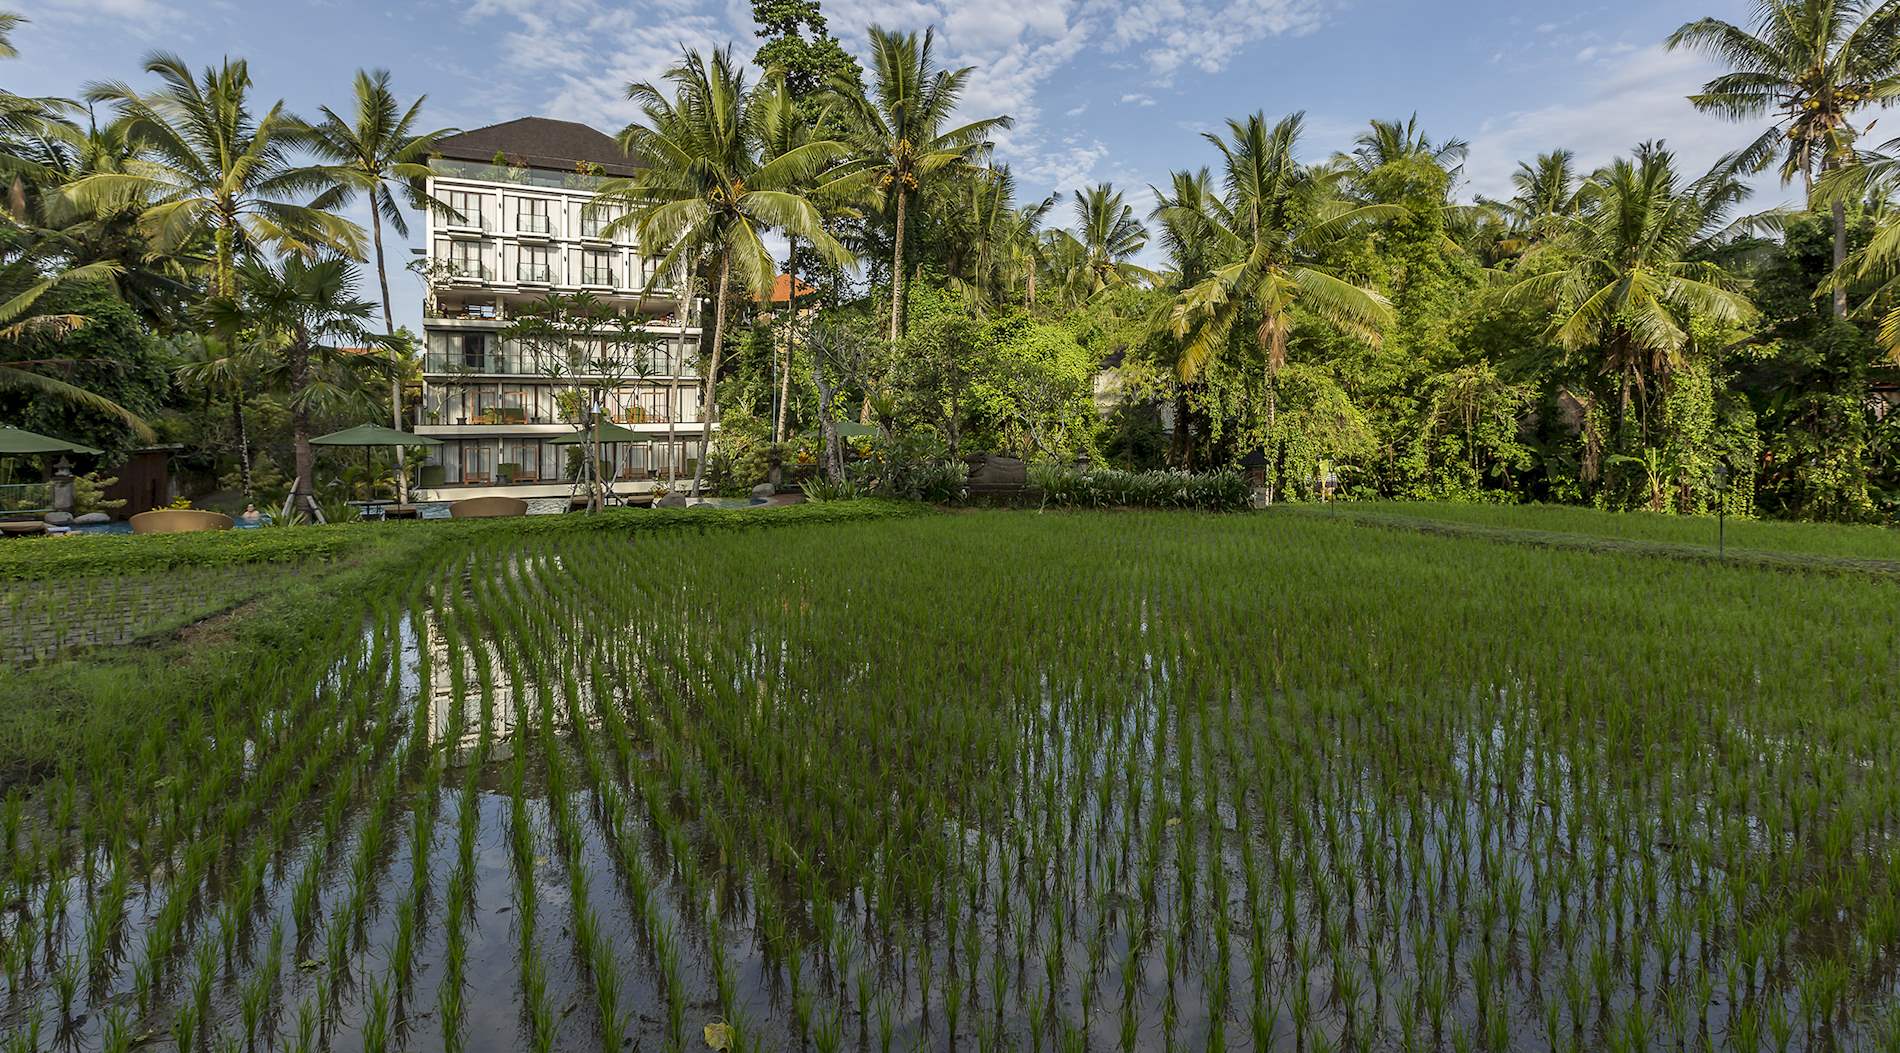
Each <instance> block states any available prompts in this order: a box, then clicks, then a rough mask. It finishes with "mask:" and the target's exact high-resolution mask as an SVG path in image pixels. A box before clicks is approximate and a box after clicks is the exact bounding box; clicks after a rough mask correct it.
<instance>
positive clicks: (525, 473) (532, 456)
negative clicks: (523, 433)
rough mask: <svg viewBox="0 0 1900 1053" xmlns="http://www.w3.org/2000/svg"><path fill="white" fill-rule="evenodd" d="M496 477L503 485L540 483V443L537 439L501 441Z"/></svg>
mask: <svg viewBox="0 0 1900 1053" xmlns="http://www.w3.org/2000/svg"><path fill="white" fill-rule="evenodd" d="M496 472H497V477H498V478H499V479H500V481H502V482H504V483H535V482H540V481H541V441H540V440H539V439H503V440H502V443H501V460H500V461H499V462H498V463H497V465H496Z"/></svg>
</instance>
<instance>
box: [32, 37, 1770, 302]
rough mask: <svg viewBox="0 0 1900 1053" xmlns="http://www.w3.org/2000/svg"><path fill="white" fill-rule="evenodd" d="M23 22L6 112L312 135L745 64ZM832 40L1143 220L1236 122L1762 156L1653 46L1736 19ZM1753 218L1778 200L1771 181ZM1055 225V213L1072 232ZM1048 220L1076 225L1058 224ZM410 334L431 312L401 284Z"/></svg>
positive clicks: (570, 96)
mask: <svg viewBox="0 0 1900 1053" xmlns="http://www.w3.org/2000/svg"><path fill="white" fill-rule="evenodd" d="M0 6H8V7H16V8H20V9H22V10H23V11H24V13H25V14H27V16H28V17H29V18H31V19H32V22H31V24H29V25H27V26H26V27H24V28H23V29H22V30H20V31H19V32H18V33H17V34H16V38H15V43H16V44H17V46H18V47H19V49H20V52H21V57H20V59H18V60H15V61H12V62H9V63H6V64H5V65H4V66H0V76H4V78H5V79H4V82H3V83H5V85H6V87H7V88H8V89H9V90H12V91H15V92H20V93H26V94H36V95H63V96H75V95H77V94H78V93H79V90H80V85H82V84H83V83H85V82H87V81H91V80H97V79H123V80H127V81H129V82H131V83H132V84H134V85H145V84H149V83H150V82H151V81H150V78H148V77H146V76H145V75H144V74H143V73H141V72H140V71H139V60H140V57H141V56H142V55H143V54H145V53H146V52H147V51H149V50H151V49H153V48H164V49H168V50H172V51H176V52H178V53H180V54H181V55H183V56H184V57H185V58H186V59H187V60H188V61H189V62H191V63H192V64H193V65H194V66H201V65H203V64H205V63H209V62H215V61H216V60H217V59H218V58H219V57H220V56H221V55H226V54H229V55H233V56H243V57H245V58H247V59H249V60H250V63H251V69H252V74H253V77H254V79H255V80H256V81H257V87H258V91H259V93H260V95H262V96H264V97H265V98H268V99H275V98H280V97H281V98H283V99H284V100H285V101H286V103H287V104H288V105H289V106H290V108H291V109H293V110H295V111H298V112H304V113H308V112H310V111H312V110H314V109H315V107H316V106H318V105H320V104H324V103H328V104H330V105H332V106H337V107H342V106H343V105H345V104H346V102H347V99H348V91H349V79H350V76H351V74H352V73H353V72H354V71H355V70H356V69H357V68H358V67H386V68H388V69H390V70H392V71H394V74H395V82H396V86H397V88H398V90H399V91H401V92H402V93H404V95H405V96H412V95H414V94H417V93H427V95H428V104H427V107H426V114H427V116H426V120H427V122H428V124H429V125H430V126H448V127H461V128H474V127H478V126H480V125H484V124H491V123H494V122H496V121H501V120H507V119H509V118H513V117H517V116H521V115H524V114H544V115H547V116H554V117H563V118H568V119H573V120H582V121H587V122H589V123H592V124H595V125H596V126H598V127H600V128H602V129H603V130H606V131H613V130H616V129H617V128H618V127H620V126H621V125H622V124H624V123H625V121H626V120H627V119H628V118H629V117H631V116H632V111H631V109H630V107H629V106H628V105H627V103H626V102H625V99H624V88H625V85H626V84H627V83H628V82H629V81H632V80H637V79H645V78H651V77H653V76H655V75H656V74H657V73H658V72H659V71H660V70H662V69H663V68H664V67H665V66H666V65H667V64H668V63H669V62H670V61H671V60H672V59H673V57H674V56H676V55H677V54H678V53H679V48H680V47H681V46H682V45H686V46H691V47H705V46H710V45H722V44H725V43H727V42H729V41H730V42H737V44H738V46H739V48H740V49H741V51H742V53H744V54H748V55H749V54H750V53H751V52H752V50H753V49H754V48H755V46H756V43H755V41H754V39H753V37H752V27H751V7H750V4H749V3H747V2H744V0H728V2H723V3H721V2H704V0H636V2H629V0H420V2H415V3H407V4H404V3H387V4H378V3H368V2H363V0H318V2H305V3H278V2H264V0H260V2H251V3H236V2H232V0H32V2H30V3H22V2H21V0H15V2H14V3H12V4H8V3H6V2H5V0H0ZM824 9H825V12H826V15H827V16H828V18H829V19H830V22H831V30H832V33H833V35H835V36H838V37H839V38H840V39H841V40H843V41H844V42H845V43H846V45H847V46H848V47H851V48H853V49H854V50H859V49H861V48H862V47H863V36H864V34H863V27H864V26H866V25H868V24H869V23H871V22H879V23H882V24H884V25H886V26H892V27H902V28H919V29H921V28H923V27H926V26H931V25H935V26H936V27H937V28H938V33H939V37H940V40H941V45H942V52H943V54H944V56H945V59H946V60H947V61H952V62H955V63H957V64H960V65H961V64H973V65H977V66H978V67H980V70H981V72H979V74H978V75H977V76H976V77H975V78H973V81H972V90H971V91H970V93H969V95H968V96H967V97H966V100H965V107H966V110H967V112H968V113H969V114H970V115H971V116H979V115H988V114H993V113H999V112H1006V113H1010V114H1012V115H1014V116H1015V117H1016V119H1017V126H1016V128H1015V129H1014V130H1013V131H1011V132H1009V133H1008V134H1007V135H1006V136H1005V137H1004V138H1003V139H1002V140H1001V141H1000V142H999V155H1000V157H1001V158H1002V159H1003V160H1007V161H1008V162H1010V164H1011V165H1012V166H1013V168H1014V169H1015V171H1016V174H1017V177H1018V185H1019V186H1020V187H1021V188H1022V191H1023V194H1024V196H1025V197H1031V196H1035V197H1040V196H1041V195H1042V194H1045V193H1049V192H1051V191H1064V192H1066V191H1068V190H1070V189H1073V188H1075V187H1077V186H1081V185H1084V184H1086V183H1092V182H1097V181H1101V180H1111V181H1113V182H1114V183H1116V184H1117V185H1118V186H1124V187H1126V188H1127V189H1128V190H1129V191H1130V198H1131V201H1132V203H1134V204H1135V205H1136V206H1137V207H1138V208H1140V209H1142V210H1143V211H1144V212H1145V211H1146V208H1147V203H1148V202H1149V200H1150V198H1149V195H1148V193H1147V186H1148V184H1151V183H1155V184H1159V183H1163V182H1165V180H1166V179H1167V174H1168V172H1169V170H1170V169H1173V168H1184V167H1198V166H1200V165H1204V164H1212V163H1213V160H1214V152H1213V150H1212V148H1211V147H1210V146H1208V145H1207V144H1206V143H1204V142H1202V141H1201V139H1200V133H1201V132H1202V131H1205V130H1209V129H1216V128H1219V127H1220V126H1221V124H1222V122H1223V121H1224V120H1225V119H1226V118H1228V117H1234V116H1241V115H1244V114H1246V113H1249V112H1252V111H1254V110H1264V111H1265V112H1266V113H1267V114H1268V115H1269V116H1277V115H1279V114H1283V113H1286V112H1290V111H1293V110H1304V111H1306V113H1307V116H1308V129H1309V135H1308V144H1307V151H1306V152H1307V155H1308V156H1309V157H1311V158H1313V159H1316V160H1317V159H1320V158H1323V157H1325V156H1326V155H1327V154H1328V153H1330V152H1331V151H1332V150H1335V149H1339V148H1343V147H1346V146H1348V145H1349V144H1350V142H1351V140H1352V138H1353V136H1354V135H1356V134H1357V133H1358V131H1359V129H1360V128H1361V127H1363V125H1364V123H1365V121H1366V120H1367V119H1368V118H1371V117H1385V118H1397V117H1403V116H1405V115H1407V114H1410V113H1412V112H1413V111H1417V113H1418V114H1419V116H1420V119H1421V121H1422V123H1423V125H1424V127H1425V128H1426V130H1427V132H1428V133H1430V134H1431V135H1432V136H1433V137H1434V138H1438V139H1443V138H1446V137H1449V136H1458V137H1461V138H1464V139H1466V140H1468V141H1469V142H1470V143H1471V157H1470V161H1469V162H1468V164H1467V166H1466V184H1465V187H1464V188H1463V193H1464V194H1465V195H1467V196H1468V195H1470V194H1472V193H1490V194H1499V193H1504V192H1507V191H1508V187H1509V176H1510V172H1511V170H1512V168H1513V167H1514V165H1515V164H1516V162H1517V161H1518V160H1523V159H1528V158H1530V157H1531V156H1533V155H1534V154H1536V153H1538V152H1540V151H1544V150H1549V149H1552V148H1554V147H1558V146H1567V147H1569V148H1571V149H1573V150H1575V151H1577V153H1578V154H1579V158H1580V161H1581V162H1582V163H1583V164H1584V165H1585V166H1586V167H1589V166H1593V165H1595V164H1597V163H1600V162H1602V161H1605V160H1607V159H1609V158H1610V157H1611V156H1613V155H1615V154H1616V153H1618V152H1621V151H1624V150H1627V149H1628V148H1629V147H1630V146H1631V145H1632V144H1634V143H1635V142H1637V141H1639V140H1641V139H1647V138H1663V139H1666V140H1668V141H1669V143H1670V144H1671V145H1672V146H1674V147H1676V148H1677V150H1678V151H1679V152H1680V153H1681V154H1682V155H1683V156H1684V160H1685V162H1686V163H1687V164H1688V165H1690V166H1698V167H1699V166H1701V165H1706V164H1707V163H1708V162H1710V161H1713V160H1714V159H1715V158H1716V157H1717V156H1718V155H1720V154H1721V153H1722V152H1724V151H1726V150H1730V149H1733V148H1735V147H1737V146H1739V145H1741V144H1742V143H1744V142H1746V141H1747V140H1748V139H1749V138H1750V137H1751V135H1752V134H1753V133H1754V132H1756V131H1758V129H1752V128H1749V127H1744V126H1741V125H1734V124H1727V123H1724V122H1721V121H1718V120H1716V119H1714V118H1712V117H1706V116H1702V115H1699V114H1696V113H1694V112H1693V111H1692V110H1691V109H1690V107H1689V105H1688V103H1687V102H1686V101H1684V99H1683V96H1684V95H1685V94H1686V93H1688V92H1689V91H1691V90H1693V89H1694V88H1696V87H1697V86H1698V85H1700V84H1701V83H1702V82H1703V81H1704V80H1706V79H1707V77H1708V75H1709V73H1710V69H1709V67H1708V66H1707V65H1706V64H1705V63H1704V62H1702V61H1701V60H1700V59H1698V58H1696V57H1694V56H1691V55H1686V54H1681V53H1675V54H1671V53H1668V52H1666V51H1664V50H1663V48H1662V46H1661V42H1662V40H1663V38H1664V37H1665V36H1666V35H1667V34H1668V33H1669V31H1670V30H1672V29H1674V28H1675V27H1676V26H1678V25H1680V24H1682V23H1683V22H1684V21H1687V20H1689V19H1692V18H1697V17H1701V16H1703V15H1718V16H1721V17H1724V18H1728V19H1731V20H1735V21H1740V20H1742V19H1743V18H1745V17H1746V12H1745V9H1744V5H1743V3H1742V2H1741V0H1649V2H1645V3H1641V4H1629V3H1615V4H1594V5H1591V4H1578V3H1574V2H1571V3H1565V2H1553V0H1518V2H1505V0H1463V2H1442V0H1441V2H1438V3H1428V2H1416V0H1414V2H1406V0H1151V2H1145V3H1144V2H1139V0H1138V2H1135V3H1123V2H1119V0H827V2H826V3H825V5H824ZM1764 189H1765V193H1764V194H1763V195H1762V197H1761V198H1760V199H1759V200H1758V204H1761V205H1764V206H1765V205H1767V204H1770V203H1772V202H1773V201H1774V200H1776V199H1779V197H1780V195H1781V192H1780V191H1779V190H1778V189H1776V188H1775V187H1774V186H1773V185H1772V182H1771V183H1769V184H1767V185H1766V186H1765V188H1764ZM1065 212H1066V210H1065ZM1058 218H1059V219H1063V220H1066V215H1061V216H1059V217H1058ZM391 281H392V299H395V300H397V301H398V304H399V306H403V307H406V308H407V309H406V310H403V311H399V318H400V317H407V318H408V319H409V320H410V321H412V322H413V320H414V317H415V314H416V312H415V308H414V300H415V299H416V297H417V296H419V294H420V290H419V289H411V290H410V291H409V292H408V293H405V292H403V291H402V290H403V288H404V286H405V284H413V283H412V281H411V280H410V279H407V278H397V277H395V276H392V279H391Z"/></svg>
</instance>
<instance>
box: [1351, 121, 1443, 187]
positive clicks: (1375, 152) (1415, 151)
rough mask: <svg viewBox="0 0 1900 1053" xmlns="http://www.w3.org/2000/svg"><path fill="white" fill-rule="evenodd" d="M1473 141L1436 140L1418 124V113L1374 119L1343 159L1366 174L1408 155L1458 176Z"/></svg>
mask: <svg viewBox="0 0 1900 1053" xmlns="http://www.w3.org/2000/svg"><path fill="white" fill-rule="evenodd" d="M1469 151H1470V144H1468V143H1466V142H1465V141H1464V140H1463V139H1447V140H1445V141H1444V142H1443V143H1434V142H1432V140H1431V137H1430V136H1428V135H1426V134H1425V133H1424V131H1423V130H1421V129H1420V128H1419V126H1418V114H1416V113H1414V114H1412V116H1411V117H1409V118H1407V119H1406V120H1404V121H1381V120H1377V119H1374V120H1373V121H1372V122H1371V126H1370V127H1369V128H1368V129H1367V130H1366V131H1364V132H1361V133H1360V135H1359V138H1357V139H1355V140H1353V148H1352V152H1351V153H1349V154H1342V155H1341V158H1342V160H1343V163H1344V164H1345V165H1347V166H1348V167H1350V168H1352V169H1353V170H1354V171H1355V172H1357V173H1358V174H1360V175H1362V176H1365V175H1371V174H1372V173H1373V172H1376V171H1378V170H1379V169H1381V168H1384V167H1385V166H1386V165H1389V164H1394V163H1396V162H1398V161H1403V160H1408V159H1414V158H1417V159H1423V160H1424V161H1426V162H1428V163H1430V164H1433V165H1436V166H1437V167H1439V168H1442V169H1444V170H1445V171H1446V172H1448V173H1450V174H1452V175H1453V176H1456V175H1457V174H1458V172H1459V170H1460V169H1461V168H1462V167H1463V166H1464V160H1465V155H1466V153H1468V152H1469Z"/></svg>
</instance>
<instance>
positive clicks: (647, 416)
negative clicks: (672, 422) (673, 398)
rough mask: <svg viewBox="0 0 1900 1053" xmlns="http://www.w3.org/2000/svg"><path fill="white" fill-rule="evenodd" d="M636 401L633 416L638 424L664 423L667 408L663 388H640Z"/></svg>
mask: <svg viewBox="0 0 1900 1053" xmlns="http://www.w3.org/2000/svg"><path fill="white" fill-rule="evenodd" d="M636 400H637V401H636V403H635V414H636V417H637V422H638V423H642V424H646V423H653V424H664V423H666V414H667V410H668V407H667V404H666V389H665V388H641V389H640V390H639V393H638V395H637V396H636Z"/></svg>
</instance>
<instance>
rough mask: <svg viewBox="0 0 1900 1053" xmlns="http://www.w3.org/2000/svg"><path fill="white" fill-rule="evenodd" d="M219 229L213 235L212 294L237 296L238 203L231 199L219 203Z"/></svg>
mask: <svg viewBox="0 0 1900 1053" xmlns="http://www.w3.org/2000/svg"><path fill="white" fill-rule="evenodd" d="M218 219H219V222H218V229H217V231H216V232H214V233H213V234H212V237H211V242H212V267H213V268H214V273H213V274H212V276H211V282H212V292H213V293H215V294H216V295H218V296H223V297H227V298H228V297H232V296H236V295H237V282H236V278H235V271H236V268H237V259H236V256H237V245H236V240H235V239H236V233H235V229H234V228H236V226H237V203H236V202H234V201H232V200H230V199H229V198H225V199H222V200H220V201H219V202H218Z"/></svg>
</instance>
